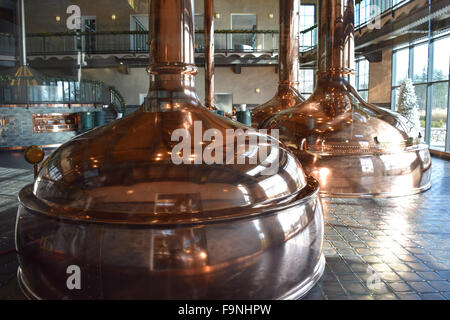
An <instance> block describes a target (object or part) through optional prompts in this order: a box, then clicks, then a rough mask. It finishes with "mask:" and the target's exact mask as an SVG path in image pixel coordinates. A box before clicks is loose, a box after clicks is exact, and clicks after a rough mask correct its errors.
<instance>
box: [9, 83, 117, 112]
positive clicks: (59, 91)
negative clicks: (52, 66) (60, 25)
mask: <svg viewBox="0 0 450 320" xmlns="http://www.w3.org/2000/svg"><path fill="white" fill-rule="evenodd" d="M37 81H38V80H35V79H33V78H32V77H28V78H27V77H11V78H9V77H6V78H3V79H2V80H0V106H16V105H26V106H30V105H43V104H45V105H68V106H71V105H103V104H107V103H109V101H108V100H109V96H107V94H106V92H105V85H104V84H103V83H102V82H99V81H87V80H84V81H81V82H78V81H75V80H67V79H47V80H46V81H40V80H39V82H37ZM34 82H35V83H34Z"/></svg>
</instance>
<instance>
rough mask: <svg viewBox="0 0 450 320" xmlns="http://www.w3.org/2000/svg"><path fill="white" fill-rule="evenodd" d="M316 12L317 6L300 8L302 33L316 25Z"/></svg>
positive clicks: (302, 6)
mask: <svg viewBox="0 0 450 320" xmlns="http://www.w3.org/2000/svg"><path fill="white" fill-rule="evenodd" d="M315 11H316V6H315V5H310V4H308V5H301V6H300V31H303V30H305V29H308V28H311V27H312V26H313V25H314V24H315V23H316V15H315Z"/></svg>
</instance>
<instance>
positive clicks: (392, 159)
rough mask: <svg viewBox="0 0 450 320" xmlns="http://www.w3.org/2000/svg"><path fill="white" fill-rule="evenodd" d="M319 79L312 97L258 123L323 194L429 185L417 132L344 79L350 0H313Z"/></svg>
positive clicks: (348, 67) (382, 192) (348, 73)
mask: <svg viewBox="0 0 450 320" xmlns="http://www.w3.org/2000/svg"><path fill="white" fill-rule="evenodd" d="M318 17H319V24H318V28H319V48H318V63H319V70H318V73H317V75H318V80H317V86H316V89H315V91H314V93H313V94H312V95H311V97H310V98H309V99H308V100H306V101H305V102H303V103H300V104H297V105H296V106H294V107H292V108H290V109H287V110H284V111H281V112H280V113H278V114H276V115H274V116H272V117H271V118H270V119H269V120H267V121H266V122H265V124H264V127H266V128H278V129H279V130H280V139H281V140H282V141H283V142H284V143H285V144H286V145H287V146H288V147H289V148H290V149H291V150H292V151H293V152H294V153H295V154H296V156H297V158H298V159H299V160H300V162H301V163H302V165H303V168H304V169H305V171H306V172H307V173H309V174H311V175H312V176H314V177H316V178H317V179H318V180H319V182H320V183H321V192H322V194H324V195H327V196H349V197H366V196H400V195H407V194H412V193H417V192H420V191H424V190H427V189H428V188H429V187H430V174H431V159H430V153H429V150H428V146H427V145H424V144H421V143H420V133H419V132H418V130H417V128H415V127H414V125H413V124H412V123H411V122H410V121H408V120H407V119H405V118H404V117H402V116H401V115H399V114H397V113H395V112H392V111H390V110H387V109H383V108H379V107H377V106H375V105H372V104H369V103H367V102H365V101H364V100H362V98H361V97H360V96H359V95H358V93H357V92H356V91H355V89H354V88H353V87H352V86H351V84H350V83H351V77H352V76H353V73H354V70H353V61H354V45H353V43H354V41H353V28H354V24H353V20H354V8H353V1H352V0H325V1H319V2H318Z"/></svg>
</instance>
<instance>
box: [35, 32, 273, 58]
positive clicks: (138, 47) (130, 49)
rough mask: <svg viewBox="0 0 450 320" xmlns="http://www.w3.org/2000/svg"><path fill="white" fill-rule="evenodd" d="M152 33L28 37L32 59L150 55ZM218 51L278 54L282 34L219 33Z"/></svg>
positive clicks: (200, 46) (200, 43)
mask: <svg viewBox="0 0 450 320" xmlns="http://www.w3.org/2000/svg"><path fill="white" fill-rule="evenodd" d="M148 40H149V37H148V31H143V30H140V31H98V32H77V33H75V32H68V33H34V34H28V35H27V51H28V55H29V56H47V55H73V54H77V53H78V52H80V51H81V52H84V53H87V54H110V53H118V54H120V53H132V54H142V53H148V51H149V47H148ZM214 41H215V51H216V52H219V53H220V52H223V53H233V52H254V53H256V52H262V53H264V52H275V51H278V31H276V30H265V31H260V30H256V31H250V30H249V31H234V30H218V31H215V35H214ZM195 48H196V52H203V51H204V35H203V31H202V30H199V31H197V33H196V40H195Z"/></svg>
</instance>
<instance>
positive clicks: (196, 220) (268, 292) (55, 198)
mask: <svg viewBox="0 0 450 320" xmlns="http://www.w3.org/2000/svg"><path fill="white" fill-rule="evenodd" d="M150 15H151V17H150V30H151V35H150V39H151V51H152V52H151V59H152V61H151V66H150V72H151V76H152V81H151V86H150V90H149V94H148V97H147V102H146V103H145V104H144V105H143V107H142V109H141V110H139V111H136V112H135V113H133V114H131V115H129V116H127V117H125V118H123V119H120V120H116V121H115V122H113V123H111V124H109V125H106V126H104V127H100V128H97V129H94V130H91V131H88V132H87V133H85V134H83V135H80V136H78V137H76V138H74V139H72V140H70V141H69V142H67V143H65V144H64V145H63V146H61V147H60V148H59V149H57V150H56V151H55V152H54V153H53V154H52V155H51V156H50V158H48V159H47V160H45V161H44V163H43V165H42V166H41V168H40V171H39V173H38V176H37V179H36V180H35V182H34V184H33V185H29V186H27V187H25V188H24V189H23V190H22V191H21V192H20V195H19V200H20V206H19V211H18V219H17V225H16V247H17V251H18V253H19V261H20V268H19V272H18V275H19V283H20V285H21V288H22V290H23V292H24V293H25V294H26V295H27V296H28V297H30V298H35V299H293V298H298V297H301V296H302V295H304V294H305V293H306V292H307V291H308V290H309V289H310V288H311V287H312V286H313V285H314V284H315V283H316V281H317V280H318V279H319V278H320V276H321V275H322V273H323V270H324V258H323V255H322V242H323V215H322V207H321V203H320V199H319V197H318V190H319V185H318V182H317V181H316V180H315V179H314V178H312V177H307V176H305V175H304V173H303V170H302V167H301V165H300V164H299V163H298V161H297V160H296V159H295V157H294V156H293V155H292V154H291V153H289V152H288V151H286V150H285V149H284V148H283V147H281V146H279V145H278V140H276V139H274V138H272V137H270V136H267V135H264V134H260V133H255V132H253V133H251V132H250V133H248V135H247V136H244V138H243V139H241V138H239V137H238V138H235V137H233V138H232V139H230V140H227V141H226V142H223V143H222V142H221V141H220V139H219V136H220V135H221V134H223V136H225V135H226V133H227V131H231V132H234V131H235V130H237V129H247V127H245V126H243V125H240V124H238V123H236V122H233V121H231V120H227V119H225V118H223V117H220V116H218V115H216V114H214V113H213V112H211V111H209V110H208V109H207V108H205V107H204V106H202V105H201V103H200V102H199V99H198V96H197V94H196V91H195V88H194V75H195V73H196V67H195V64H194V51H193V35H194V32H193V3H192V0H170V1H169V0H167V1H160V0H153V1H151V5H150ZM199 125H200V127H199ZM180 129H184V131H183V130H182V131H181V132H182V134H181V135H179V136H177V137H178V138H183V140H186V141H187V142H189V143H190V146H191V147H190V148H188V149H183V150H182V152H181V151H180V153H181V154H182V156H183V160H184V162H182V163H176V162H175V161H174V157H173V156H175V158H176V156H177V155H178V154H179V152H178V151H176V150H178V149H177V147H176V146H177V144H178V143H179V140H178V138H177V139H176V141H173V135H174V134H175V133H176V132H178V131H177V130H180ZM207 129H212V130H213V132H214V135H213V136H210V137H209V138H210V139H209V141H211V140H213V141H214V142H215V143H217V144H218V146H219V148H218V149H215V156H217V157H216V159H217V160H219V161H218V162H217V163H211V164H208V163H206V162H205V161H202V159H201V158H202V157H201V155H202V154H203V155H204V154H205V152H207V151H208V148H209V147H210V145H208V144H209V142H208V143H206V144H205V143H204V142H199V141H198V140H197V139H195V137H196V136H198V135H200V136H201V135H202V134H206V133H207V131H206V130H207ZM183 132H184V134H183ZM209 132H211V131H209ZM227 137H228V135H227ZM205 140H206V138H205ZM252 141H253V142H252ZM255 141H257V143H256V144H255V143H254V142H255ZM233 144H235V148H233ZM220 150H222V151H223V154H222V155H221V154H220V152H219V151H220ZM230 150H231V152H230ZM225 154H227V156H226V157H225ZM228 155H230V156H229V157H228ZM224 158H226V162H225V163H226V164H220V160H222V161H223V160H224ZM242 158H244V160H245V161H244V162H239V161H240V160H242Z"/></svg>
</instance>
